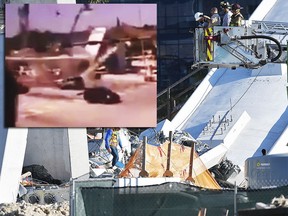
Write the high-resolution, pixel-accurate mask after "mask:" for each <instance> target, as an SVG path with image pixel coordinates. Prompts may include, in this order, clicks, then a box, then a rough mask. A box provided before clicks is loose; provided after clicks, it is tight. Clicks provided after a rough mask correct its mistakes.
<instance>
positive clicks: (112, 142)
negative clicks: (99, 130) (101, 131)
mask: <svg viewBox="0 0 288 216" xmlns="http://www.w3.org/2000/svg"><path fill="white" fill-rule="evenodd" d="M119 131H120V128H111V129H108V130H107V133H106V136H105V148H106V149H107V151H108V152H109V153H111V154H112V156H113V159H112V167H111V168H113V167H114V166H115V164H116V163H117V162H118V160H119V155H118V149H117V147H118V145H119V146H120V148H121V151H122V152H124V150H123V147H122V143H121V139H120V136H119Z"/></svg>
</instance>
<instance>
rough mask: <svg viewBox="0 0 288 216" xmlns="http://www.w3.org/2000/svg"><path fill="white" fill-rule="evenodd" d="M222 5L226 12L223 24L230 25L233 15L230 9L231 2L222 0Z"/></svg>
mask: <svg viewBox="0 0 288 216" xmlns="http://www.w3.org/2000/svg"><path fill="white" fill-rule="evenodd" d="M220 7H221V8H222V10H223V12H224V17H223V20H222V26H229V24H230V20H231V16H232V12H231V11H230V8H231V7H230V4H229V2H226V1H222V2H221V3H220Z"/></svg>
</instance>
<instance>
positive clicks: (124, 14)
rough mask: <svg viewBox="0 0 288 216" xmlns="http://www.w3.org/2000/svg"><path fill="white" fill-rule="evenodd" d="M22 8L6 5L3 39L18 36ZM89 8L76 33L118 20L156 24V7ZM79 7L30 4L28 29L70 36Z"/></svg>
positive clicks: (146, 5) (81, 5)
mask: <svg viewBox="0 0 288 216" xmlns="http://www.w3.org/2000/svg"><path fill="white" fill-rule="evenodd" d="M22 6H23V4H6V13H5V14H6V20H5V24H6V25H5V30H6V32H5V33H6V37H13V36H14V35H16V34H17V33H19V18H18V8H19V7H22ZM90 6H91V8H93V10H92V11H90V12H88V14H86V13H82V14H81V16H80V18H79V20H78V23H77V25H76V28H75V31H82V30H86V29H87V28H88V26H105V27H111V26H115V25H116V20H117V17H119V19H120V22H125V23H127V24H130V25H136V26H140V23H141V25H144V24H148V25H156V24H157V6H156V4H90ZM81 7H83V4H30V14H29V28H30V29H31V30H32V29H38V30H40V31H46V30H49V31H51V32H62V33H67V32H70V29H71V27H72V25H73V22H74V18H75V16H76V15H77V14H78V12H79V10H80V8H81ZM57 11H59V12H60V15H59V16H57V15H56V12H57ZM139 11H140V12H139ZM140 15H141V16H140Z"/></svg>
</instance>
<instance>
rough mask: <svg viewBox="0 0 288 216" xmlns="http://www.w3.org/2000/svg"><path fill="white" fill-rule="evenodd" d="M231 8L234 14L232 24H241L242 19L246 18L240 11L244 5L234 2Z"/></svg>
mask: <svg viewBox="0 0 288 216" xmlns="http://www.w3.org/2000/svg"><path fill="white" fill-rule="evenodd" d="M231 9H232V13H233V15H232V16H231V21H230V26H241V25H242V20H244V17H243V15H242V14H241V13H240V9H242V7H241V6H240V5H239V4H233V5H232V8H231Z"/></svg>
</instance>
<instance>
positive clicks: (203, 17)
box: [194, 12, 210, 28]
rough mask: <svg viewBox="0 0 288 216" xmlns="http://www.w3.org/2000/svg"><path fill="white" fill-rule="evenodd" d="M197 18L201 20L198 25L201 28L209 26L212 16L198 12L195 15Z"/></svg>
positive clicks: (198, 20)
mask: <svg viewBox="0 0 288 216" xmlns="http://www.w3.org/2000/svg"><path fill="white" fill-rule="evenodd" d="M194 17H195V20H196V21H197V22H199V25H198V27H200V28H208V27H209V22H210V17H209V16H206V15H204V14H203V13H202V12H197V13H195V15H194Z"/></svg>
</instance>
